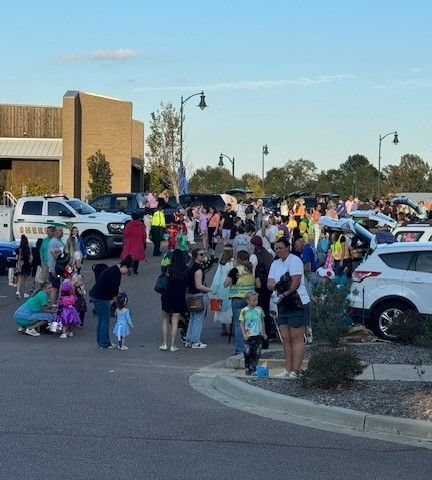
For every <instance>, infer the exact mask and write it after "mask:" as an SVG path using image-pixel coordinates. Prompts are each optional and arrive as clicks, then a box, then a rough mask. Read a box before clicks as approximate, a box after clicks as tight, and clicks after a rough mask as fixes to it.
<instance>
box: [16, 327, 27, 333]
mask: <svg viewBox="0 0 432 480" xmlns="http://www.w3.org/2000/svg"><path fill="white" fill-rule="evenodd" d="M25 330H26V329H25V328H24V327H18V332H20V333H23V332H25Z"/></svg>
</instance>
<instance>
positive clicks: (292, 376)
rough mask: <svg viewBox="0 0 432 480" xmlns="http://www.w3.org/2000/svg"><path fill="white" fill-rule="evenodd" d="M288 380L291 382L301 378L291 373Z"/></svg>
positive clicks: (295, 373)
mask: <svg viewBox="0 0 432 480" xmlns="http://www.w3.org/2000/svg"><path fill="white" fill-rule="evenodd" d="M288 378H289V379H290V380H298V378H299V376H298V373H297V372H290V374H289V375H288Z"/></svg>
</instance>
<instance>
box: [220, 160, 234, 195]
mask: <svg viewBox="0 0 432 480" xmlns="http://www.w3.org/2000/svg"><path fill="white" fill-rule="evenodd" d="M223 157H225V158H227V159H228V160H229V161H230V162H231V166H232V186H233V188H234V183H235V175H234V166H235V160H234V157H232V160H231V158H230V157H229V156H228V155H225V154H224V153H221V154H220V155H219V163H218V167H224V166H225V165H224V162H223Z"/></svg>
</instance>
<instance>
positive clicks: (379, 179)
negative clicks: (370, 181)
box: [377, 132, 399, 200]
mask: <svg viewBox="0 0 432 480" xmlns="http://www.w3.org/2000/svg"><path fill="white" fill-rule="evenodd" d="M389 135H394V138H393V143H394V144H395V145H397V144H398V143H399V138H398V133H397V132H389V133H386V134H385V135H383V136H381V135H380V136H379V147H378V180H377V200H379V199H380V197H381V189H380V187H381V142H382V141H383V140H384V138H386V137H388V136H389Z"/></svg>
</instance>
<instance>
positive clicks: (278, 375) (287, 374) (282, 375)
mask: <svg viewBox="0 0 432 480" xmlns="http://www.w3.org/2000/svg"><path fill="white" fill-rule="evenodd" d="M289 376H290V372H287V371H286V370H282V372H280V373H278V374H277V375H273V377H274V378H289Z"/></svg>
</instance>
